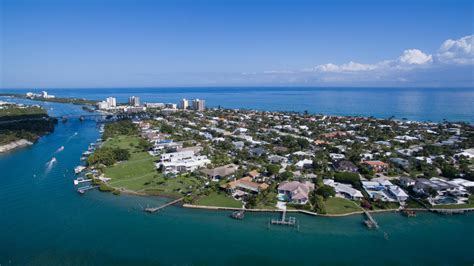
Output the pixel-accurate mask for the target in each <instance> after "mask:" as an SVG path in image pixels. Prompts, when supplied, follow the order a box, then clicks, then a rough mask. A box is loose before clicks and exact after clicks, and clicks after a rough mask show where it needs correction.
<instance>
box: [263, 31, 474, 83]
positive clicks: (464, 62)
mask: <svg viewBox="0 0 474 266" xmlns="http://www.w3.org/2000/svg"><path fill="white" fill-rule="evenodd" d="M473 43H474V35H469V36H465V37H462V38H460V39H457V40H446V41H445V42H443V44H442V45H441V47H440V48H439V50H438V51H437V53H435V54H430V53H426V52H424V51H421V50H419V49H407V50H404V51H403V52H402V53H401V55H400V56H398V57H396V58H393V59H388V60H382V61H379V62H376V63H359V62H354V61H350V62H348V63H343V64H334V63H327V64H321V65H317V66H314V67H309V68H304V69H300V70H295V71H289V70H282V71H274V70H273V71H265V72H260V73H259V74H260V75H258V76H262V75H261V74H274V75H264V76H269V77H270V76H271V77H272V79H273V80H278V79H280V80H283V81H282V83H284V82H285V81H286V82H294V83H298V82H299V83H304V82H309V83H315V82H316V83H317V82H323V83H334V84H336V83H341V84H342V83H354V82H355V83H357V82H359V83H363V82H369V83H370V82H375V83H377V84H378V83H383V82H385V83H388V84H391V85H396V84H403V83H404V84H408V83H417V82H418V83H417V84H422V83H423V84H435V85H436V86H437V85H439V84H443V83H445V84H448V83H449V84H462V85H465V84H470V85H471V86H472V84H474V83H473V82H474V80H473V77H472V70H473V68H472V65H474V49H473V46H474V45H473ZM290 79H291V80H290ZM419 82H422V83H419Z"/></svg>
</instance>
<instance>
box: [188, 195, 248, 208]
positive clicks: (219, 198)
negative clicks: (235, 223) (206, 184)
mask: <svg viewBox="0 0 474 266" xmlns="http://www.w3.org/2000/svg"><path fill="white" fill-rule="evenodd" d="M194 204H196V205H204V206H216V207H230V208H242V202H240V201H238V200H235V199H233V198H231V197H228V196H226V195H225V194H219V193H217V192H211V193H210V194H209V195H207V196H204V197H202V198H200V199H198V200H196V202H195V203H194Z"/></svg>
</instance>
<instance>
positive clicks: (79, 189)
mask: <svg viewBox="0 0 474 266" xmlns="http://www.w3.org/2000/svg"><path fill="white" fill-rule="evenodd" d="M98 187H99V186H85V187H81V188H78V189H77V192H78V193H79V194H81V195H83V194H85V193H86V191H88V190H91V189H95V188H98Z"/></svg>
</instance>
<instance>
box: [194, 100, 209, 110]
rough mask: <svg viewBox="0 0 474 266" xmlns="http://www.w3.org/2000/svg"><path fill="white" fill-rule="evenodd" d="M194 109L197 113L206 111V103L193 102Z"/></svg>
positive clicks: (200, 101) (201, 101) (202, 101)
mask: <svg viewBox="0 0 474 266" xmlns="http://www.w3.org/2000/svg"><path fill="white" fill-rule="evenodd" d="M193 109H194V110H196V111H204V110H205V109H206V105H205V101H204V100H199V99H195V100H193Z"/></svg>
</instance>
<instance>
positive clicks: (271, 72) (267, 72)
mask: <svg viewBox="0 0 474 266" xmlns="http://www.w3.org/2000/svg"><path fill="white" fill-rule="evenodd" d="M293 73H295V72H294V71H290V70H267V71H263V74H293Z"/></svg>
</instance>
